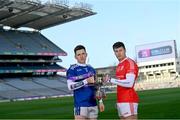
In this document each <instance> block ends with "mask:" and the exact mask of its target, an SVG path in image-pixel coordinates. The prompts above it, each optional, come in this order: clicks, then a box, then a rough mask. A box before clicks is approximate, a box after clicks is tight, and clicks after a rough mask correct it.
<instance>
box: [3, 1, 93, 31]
mask: <svg viewBox="0 0 180 120" xmlns="http://www.w3.org/2000/svg"><path fill="white" fill-rule="evenodd" d="M52 1H53V0H51V2H47V3H44V4H42V3H41V1H39V0H0V25H1V26H10V27H13V28H19V27H29V28H34V29H37V30H42V29H46V28H49V27H52V26H55V25H58V24H63V23H66V22H69V21H73V20H76V19H80V18H84V17H87V16H91V15H94V14H96V13H95V12H93V11H92V10H91V8H90V7H88V5H83V4H82V3H81V4H77V5H76V6H74V7H69V6H68V5H67V4H64V3H61V2H57V1H58V0H56V2H55V3H54V2H52Z"/></svg>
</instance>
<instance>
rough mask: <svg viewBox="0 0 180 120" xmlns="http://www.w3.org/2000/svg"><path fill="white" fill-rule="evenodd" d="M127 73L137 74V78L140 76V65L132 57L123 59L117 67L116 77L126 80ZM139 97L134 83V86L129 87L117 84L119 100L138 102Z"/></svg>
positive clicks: (119, 101)
mask: <svg viewBox="0 0 180 120" xmlns="http://www.w3.org/2000/svg"><path fill="white" fill-rule="evenodd" d="M127 73H132V74H135V80H136V79H137V76H138V66H137V64H136V63H135V61H133V60H132V59H130V58H125V59H124V60H123V61H121V62H120V63H119V64H118V66H117V68H116V77H117V79H118V80H125V79H126V74H127ZM138 101H139V98H138V95H137V93H136V91H135V90H134V85H133V87H132V88H127V87H122V86H119V85H118V86H117V102H118V103H121V102H134V103H138Z"/></svg>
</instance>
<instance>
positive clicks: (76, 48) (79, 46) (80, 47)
mask: <svg viewBox="0 0 180 120" xmlns="http://www.w3.org/2000/svg"><path fill="white" fill-rule="evenodd" d="M81 49H84V50H85V51H86V48H85V47H84V46H83V45H77V46H76V47H75V48H74V54H76V51H78V50H81Z"/></svg>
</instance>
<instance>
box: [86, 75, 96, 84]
mask: <svg viewBox="0 0 180 120" xmlns="http://www.w3.org/2000/svg"><path fill="white" fill-rule="evenodd" d="M87 82H88V83H89V84H92V83H94V82H95V80H94V76H92V77H89V78H87Z"/></svg>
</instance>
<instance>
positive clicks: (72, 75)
mask: <svg viewBox="0 0 180 120" xmlns="http://www.w3.org/2000/svg"><path fill="white" fill-rule="evenodd" d="M95 74H96V72H95V70H94V68H92V67H91V66H90V65H78V64H74V65H71V66H70V68H69V69H68V70H67V74H66V76H67V79H68V80H72V82H80V81H83V80H84V79H86V78H88V77H91V76H94V75H95ZM73 94H74V106H75V107H90V106H96V105H97V103H96V98H95V86H94V85H88V84H86V85H84V86H82V87H80V88H78V89H76V90H74V91H73Z"/></svg>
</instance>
